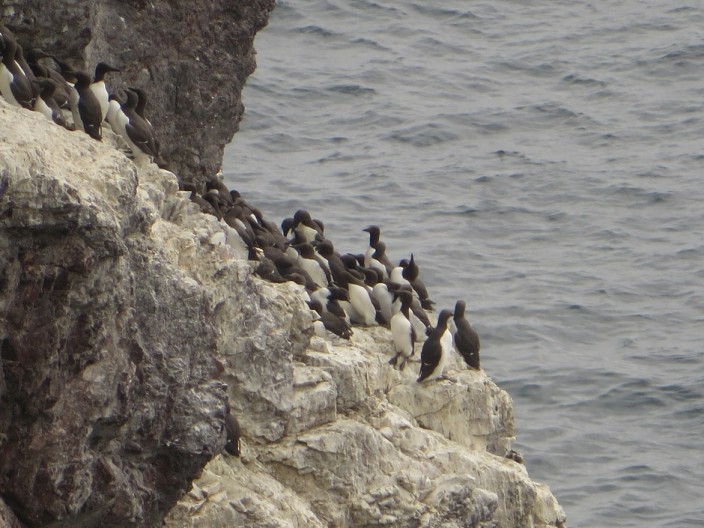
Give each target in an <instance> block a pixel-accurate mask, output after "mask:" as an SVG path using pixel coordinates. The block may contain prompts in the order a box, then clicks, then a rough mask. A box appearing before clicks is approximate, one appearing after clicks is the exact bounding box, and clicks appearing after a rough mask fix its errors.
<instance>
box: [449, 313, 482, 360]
mask: <svg viewBox="0 0 704 528" xmlns="http://www.w3.org/2000/svg"><path fill="white" fill-rule="evenodd" d="M465 308H466V305H465V302H464V301H457V304H455V315H454V317H453V319H454V322H455V327H456V328H457V331H456V332H455V335H454V338H453V343H454V345H455V349H456V350H457V352H459V354H460V355H461V356H462V357H463V358H464V361H465V363H467V365H469V366H470V367H471V368H473V369H475V370H479V368H480V366H479V334H477V332H476V331H475V330H474V328H472V326H471V325H470V324H469V321H467V319H466V317H465V315H464V312H465Z"/></svg>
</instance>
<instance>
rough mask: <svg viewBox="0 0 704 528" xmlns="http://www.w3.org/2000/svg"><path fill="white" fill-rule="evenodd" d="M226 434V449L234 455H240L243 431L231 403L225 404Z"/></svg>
mask: <svg viewBox="0 0 704 528" xmlns="http://www.w3.org/2000/svg"><path fill="white" fill-rule="evenodd" d="M225 434H226V436H227V440H226V442H225V451H227V452H228V453H229V454H230V455H232V456H236V457H238V456H240V452H241V451H242V449H241V447H242V446H241V445H240V436H242V431H241V429H240V423H239V422H238V421H237V418H236V417H235V416H234V415H233V414H232V410H231V409H230V405H229V403H228V404H226V405H225Z"/></svg>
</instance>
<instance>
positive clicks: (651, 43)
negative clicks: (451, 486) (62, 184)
mask: <svg viewBox="0 0 704 528" xmlns="http://www.w3.org/2000/svg"><path fill="white" fill-rule="evenodd" d="M255 46H256V48H257V51H258V55H257V61H258V69H257V71H256V73H255V74H254V75H253V76H252V77H250V79H249V80H248V82H247V87H246V89H245V93H244V97H243V100H244V103H245V106H246V113H245V118H244V120H243V121H242V124H241V130H240V132H239V133H238V134H237V135H236V136H235V139H234V141H233V143H232V144H231V145H229V147H228V149H227V151H226V158H225V165H224V169H223V172H224V176H225V179H226V182H227V184H228V185H229V186H230V187H231V188H236V189H238V190H239V191H240V192H241V193H242V194H243V196H245V198H247V199H248V200H250V201H252V202H253V203H255V204H257V205H258V206H259V207H261V209H262V210H263V211H264V214H265V216H266V217H267V218H269V219H271V220H275V221H276V222H280V220H281V219H283V218H284V217H286V216H292V215H293V213H294V212H295V211H296V210H297V209H299V208H306V209H308V210H309V211H310V212H311V214H312V215H313V217H316V218H320V219H321V220H323V221H324V222H325V227H326V235H327V236H328V237H329V238H331V239H332V240H333V242H334V243H335V245H336V248H337V249H338V250H340V251H342V252H354V253H359V252H363V251H364V249H365V248H366V246H367V242H368V235H367V233H365V232H363V231H362V229H363V228H364V227H366V226H367V225H369V224H378V225H379V226H380V227H381V230H382V239H383V240H385V241H386V243H387V246H388V248H389V249H388V253H389V255H390V256H391V258H392V259H394V260H398V259H401V258H407V257H408V256H409V255H410V253H411V252H413V253H414V255H415V257H416V259H417V261H418V263H419V265H420V267H421V277H422V278H423V279H424V281H425V283H426V285H427V286H428V289H429V290H430V293H431V297H432V298H433V299H434V300H435V301H436V302H437V306H438V308H444V307H447V308H452V307H453V306H454V303H455V301H456V300H457V299H465V300H466V301H467V314H468V318H469V320H470V321H471V322H472V323H473V325H474V326H475V328H476V329H477V330H478V332H479V334H480V337H481V340H482V349H481V354H482V366H483V368H484V369H485V370H486V372H487V373H488V374H489V375H490V376H491V377H492V378H493V379H494V381H496V382H497V383H498V384H499V385H500V386H501V387H503V388H504V389H506V390H507V391H508V392H509V393H510V395H511V396H512V397H513V401H514V405H515V412H516V420H517V424H516V425H517V441H516V444H515V447H516V448H517V449H518V450H520V451H521V452H522V453H523V455H524V456H525V460H526V466H527V468H528V471H529V473H530V475H531V477H532V478H533V479H535V480H538V481H542V482H545V483H547V484H549V485H550V488H551V490H552V491H553V493H554V494H555V496H556V497H557V499H558V500H559V501H560V503H561V504H562V505H563V507H564V508H565V510H566V513H567V516H568V526H570V527H571V528H575V527H640V528H644V527H646V528H647V527H678V528H679V527H695V526H696V527H702V526H704V484H703V483H704V455H703V453H704V449H702V445H701V444H702V437H703V436H704V354H703V349H704V346H703V345H702V343H703V341H704V238H703V232H704V4H703V3H702V2H699V1H689V2H684V1H677V0H672V1H664V0H663V1H646V0H621V1H618V2H616V1H604V2H594V1H580V0H569V1H568V0H562V1H561V0H555V1H547V0H544V1H541V0H528V1H520V2H519V1H486V0H483V1H471V2H470V1H460V0H437V1H436V0H433V1H426V0H422V1H421V0H415V1H411V0H407V1H406V0H395V1H391V0H377V1H371V0H330V1H325V0H306V1H305V2H293V1H280V2H278V3H277V7H276V9H275V11H274V12H273V15H272V17H271V19H270V23H269V26H268V27H267V28H266V29H265V30H263V31H262V32H260V33H259V35H258V36H257V38H256V42H255Z"/></svg>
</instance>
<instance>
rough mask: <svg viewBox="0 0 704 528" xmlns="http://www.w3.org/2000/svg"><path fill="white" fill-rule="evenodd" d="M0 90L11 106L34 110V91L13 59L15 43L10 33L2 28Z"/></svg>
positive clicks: (15, 48) (15, 49)
mask: <svg viewBox="0 0 704 528" xmlns="http://www.w3.org/2000/svg"><path fill="white" fill-rule="evenodd" d="M0 47H1V50H0V53H2V62H0V92H2V95H3V97H4V98H5V100H7V102H8V103H10V104H11V105H13V106H19V107H21V108H26V109H27V110H34V91H33V90H32V85H31V83H30V81H29V79H28V78H27V76H26V75H25V73H24V71H23V70H22V68H21V67H20V65H19V64H18V63H17V61H16V60H15V54H16V52H17V43H16V42H15V39H14V37H13V36H12V34H11V33H9V32H7V30H6V29H5V28H2V30H1V32H0Z"/></svg>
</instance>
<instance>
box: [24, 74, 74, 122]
mask: <svg viewBox="0 0 704 528" xmlns="http://www.w3.org/2000/svg"><path fill="white" fill-rule="evenodd" d="M32 83H33V84H35V85H36V86H37V90H38V93H39V97H37V100H36V101H35V103H34V110H35V111H36V112H40V113H42V114H44V115H45V116H46V118H47V119H49V120H50V121H53V122H54V123H56V124H57V125H61V126H62V127H65V126H66V118H65V117H64V114H63V112H61V109H60V108H59V105H58V104H57V102H56V99H54V94H55V93H56V81H54V79H51V78H45V77H37V78H35V79H34V80H33V81H32Z"/></svg>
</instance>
